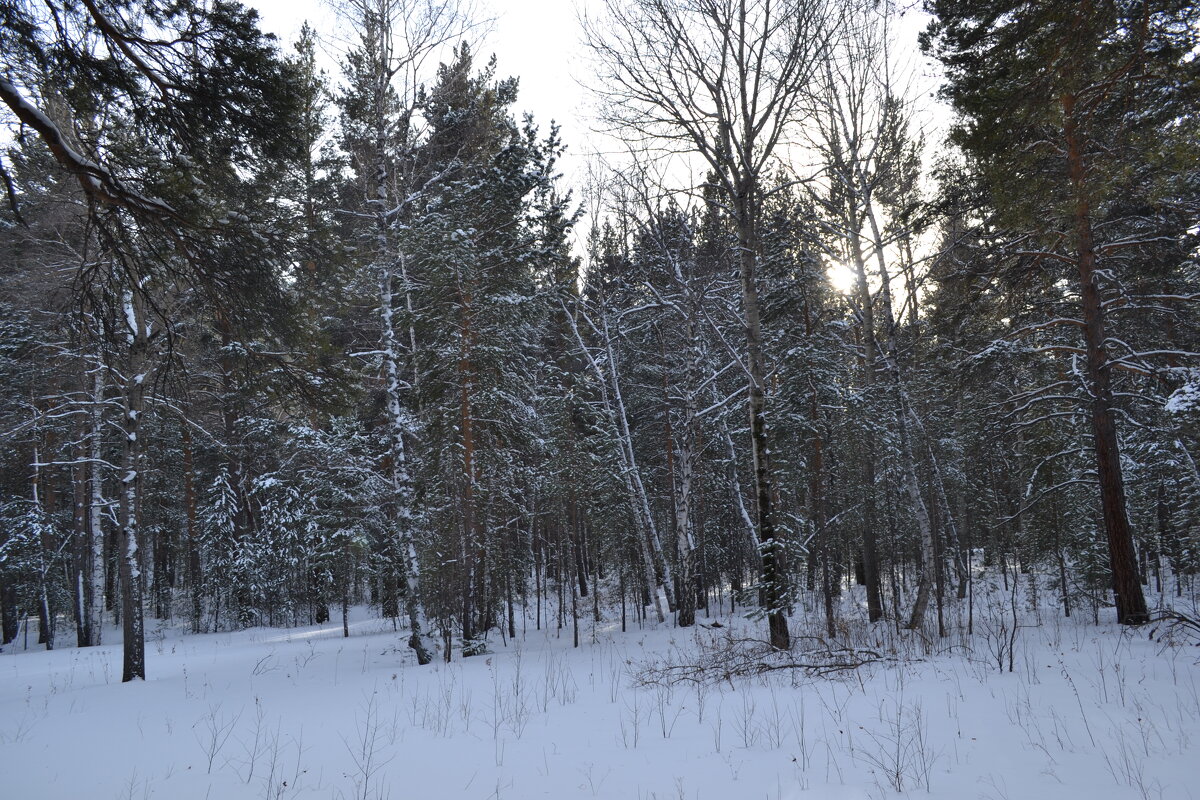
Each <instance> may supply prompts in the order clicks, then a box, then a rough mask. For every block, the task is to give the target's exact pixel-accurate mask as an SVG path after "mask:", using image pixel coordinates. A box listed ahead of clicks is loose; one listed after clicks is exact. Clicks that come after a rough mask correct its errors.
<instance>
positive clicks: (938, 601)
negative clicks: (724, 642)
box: [0, 0, 1200, 796]
mask: <svg viewBox="0 0 1200 800" xmlns="http://www.w3.org/2000/svg"><path fill="white" fill-rule="evenodd" d="M338 2H339V4H340V5H339V7H338V14H339V19H340V20H341V30H340V38H338V39H337V40H336V41H337V42H339V43H340V44H338V45H337V46H336V47H334V45H330V44H328V42H329V41H333V40H327V39H326V38H325V36H326V34H328V33H329V32H325V31H318V30H315V29H314V28H312V27H305V29H304V31H303V33H302V34H301V36H300V37H299V39H298V41H295V42H280V41H277V40H276V39H275V38H274V37H273V36H271V35H268V34H266V33H264V32H263V31H262V30H261V27H260V24H259V20H258V16H257V14H256V12H255V11H254V9H253V8H249V7H246V6H243V5H241V4H240V3H239V2H236V0H142V1H141V2H134V0H49V1H48V2H33V1H32V0H0V53H2V55H0V99H2V100H3V101H4V102H3V106H0V120H2V122H3V125H4V130H5V133H4V138H3V141H2V142H0V146H2V154H0V177H2V178H3V183H4V189H5V194H6V198H5V200H4V202H3V203H2V206H0V387H2V391H3V395H4V400H3V403H2V404H0V443H2V444H0V612H2V621H3V625H2V630H3V636H2V639H3V643H4V644H5V645H9V644H15V643H17V642H19V641H20V637H21V636H24V637H25V642H24V646H25V648H26V649H31V648H33V647H34V644H33V642H32V641H31V639H33V638H36V644H37V645H40V646H41V647H42V648H44V649H45V650H51V649H53V648H56V647H59V648H61V647H66V646H78V647H81V648H83V647H91V646H99V645H103V644H107V641H106V639H105V636H106V635H111V634H112V632H113V631H114V630H119V641H120V642H121V643H122V644H121V647H122V679H123V680H125V681H129V680H134V679H143V678H147V677H153V674H154V669H155V658H154V652H153V650H152V652H151V653H150V654H149V656H148V655H147V646H146V638H147V637H146V629H147V626H148V625H150V626H158V625H162V624H165V623H171V624H174V625H176V626H178V627H180V628H184V629H186V630H187V631H190V632H191V633H195V634H205V633H214V632H229V631H239V630H243V629H249V628H255V627H259V626H269V627H283V628H286V627H290V626H305V625H314V624H324V623H329V624H330V625H340V626H341V627H342V630H343V631H344V633H345V635H346V636H349V635H350V620H351V617H352V616H353V614H352V610H353V609H354V608H356V607H360V606H366V607H369V608H370V609H372V613H373V614H374V616H375V617H376V618H379V619H383V620H390V621H391V622H390V624H391V625H392V626H393V627H394V629H395V630H397V631H401V633H400V634H399V635H400V636H401V638H400V641H401V642H403V643H406V644H407V648H403V647H402V648H400V649H399V650H397V653H398V654H397V655H395V656H393V658H395V659H400V658H413V659H415V660H416V661H417V662H419V664H421V665H426V664H429V663H430V662H431V661H433V662H436V661H439V660H441V661H446V662H449V661H451V660H452V659H454V660H457V659H459V658H468V657H471V656H476V655H481V654H485V653H489V652H492V650H493V649H494V648H496V647H497V646H499V645H500V644H501V642H507V641H508V640H511V639H516V638H517V637H518V636H519V635H520V634H521V632H523V631H524V630H526V628H534V627H536V628H537V629H539V630H540V629H547V630H549V629H554V630H557V631H563V632H565V634H566V635H568V636H571V637H572V638H573V643H574V645H575V646H576V647H578V646H580V639H581V629H582V630H583V634H582V635H583V636H584V637H586V636H587V630H589V626H594V625H595V624H596V623H598V622H600V621H602V620H604V621H608V622H614V623H615V622H616V621H617V620H619V621H620V625H621V628H622V630H625V629H626V628H628V627H631V626H636V625H643V624H649V625H656V624H661V625H664V626H676V627H677V628H689V627H692V626H696V625H697V624H698V619H697V614H698V613H699V614H701V615H702V619H708V618H709V616H710V615H713V614H718V613H729V612H732V613H734V614H737V615H745V616H747V617H748V618H749V620H751V622H750V626H751V627H750V628H749V630H751V631H753V632H754V633H755V635H756V636H758V637H759V638H761V639H762V640H763V641H764V642H766V643H768V644H769V645H770V647H771V648H773V649H774V650H775V651H779V652H786V651H789V649H792V650H795V649H796V648H797V647H799V645H797V641H799V640H801V639H804V640H805V641H807V640H808V639H809V638H811V637H810V636H808V635H805V636H797V635H796V631H797V630H798V629H799V628H803V630H805V631H810V630H814V629H815V630H816V631H817V634H816V635H818V636H821V637H822V638H823V639H824V640H825V641H826V642H838V641H846V640H848V638H849V637H850V631H851V630H852V629H868V630H870V629H875V628H878V627H879V626H883V627H884V628H886V629H888V630H891V631H893V632H894V633H895V634H896V635H902V634H904V633H905V632H911V634H912V635H914V636H917V635H919V636H921V637H924V638H925V639H926V641H928V642H932V643H934V645H935V646H936V643H937V641H938V640H939V639H940V640H947V639H948V637H952V636H955V635H959V633H956V632H961V631H964V630H967V631H969V630H971V629H972V628H973V627H974V626H976V625H978V624H979V619H978V618H979V614H980V612H979V608H978V607H977V605H976V603H975V599H976V590H975V589H976V584H977V583H979V582H980V581H981V576H982V577H987V578H989V579H991V580H993V581H999V582H1000V585H1002V586H1003V587H1004V590H1003V591H1009V592H1011V597H1012V598H1013V599H1012V603H1013V614H1014V620H1015V614H1016V603H1017V600H1016V598H1017V590H1018V587H1020V591H1021V597H1022V598H1025V599H1024V602H1030V603H1033V604H1034V606H1035V607H1040V609H1041V611H1039V613H1044V614H1047V615H1051V616H1059V617H1062V618H1068V617H1069V618H1072V619H1080V620H1085V621H1089V622H1091V623H1092V624H1101V623H1113V622H1115V623H1119V624H1120V625H1122V626H1141V625H1144V624H1145V623H1148V622H1151V621H1152V620H1161V619H1162V618H1163V616H1164V615H1168V614H1170V615H1175V616H1176V621H1180V620H1183V621H1186V620H1187V619H1188V617H1187V614H1188V613H1190V614H1192V615H1194V613H1195V611H1194V609H1195V597H1196V592H1197V589H1198V588H1200V587H1198V585H1197V581H1196V572H1197V569H1198V568H1200V471H1198V469H1197V464H1196V460H1197V458H1198V457H1200V363H1198V360H1197V356H1198V354H1200V313H1198V308H1197V302H1198V301H1200V112H1198V109H1200V59H1198V58H1197V53H1198V52H1200V7H1198V6H1197V5H1196V4H1194V3H1192V2H1188V0H1088V1H1086V2H1070V3H1066V2H1062V3H1060V2H1040V1H1038V0H991V1H989V2H984V1H983V0H925V3H924V7H923V8H922V9H917V8H907V9H902V8H898V7H897V6H896V4H895V3H894V2H890V1H889V0H880V1H875V0H851V2H830V1H829V0H601V2H599V3H598V4H593V8H592V10H591V11H589V13H588V14H587V15H585V16H584V17H583V18H582V20H581V31H582V32H581V33H580V36H581V48H582V49H583V51H584V52H586V54H587V57H588V59H589V60H588V62H587V63H588V64H589V67H588V69H589V71H588V74H586V75H584V76H580V80H581V82H582V83H583V84H584V85H585V86H586V87H587V89H588V91H589V92H590V97H591V102H592V103H593V104H594V107H595V109H596V118H597V120H598V123H597V124H598V126H600V127H601V128H603V130H605V131H607V132H608V133H609V135H610V136H612V137H614V141H618V142H620V143H621V144H622V149H621V150H620V152H617V153H616V154H614V155H611V156H609V157H607V158H603V159H601V158H597V159H594V160H593V162H592V166H591V167H590V168H589V170H588V177H587V180H586V181H582V182H580V183H579V185H573V186H568V185H567V184H566V181H565V180H564V179H563V178H562V177H561V174H560V173H561V168H560V163H561V159H562V157H563V154H564V151H565V149H566V148H568V147H571V146H573V144H574V143H572V142H567V141H563V140H562V138H561V137H560V135H559V131H558V129H557V128H556V126H555V125H553V124H551V123H549V122H548V121H546V120H543V119H541V118H540V117H538V116H537V114H538V109H536V108H534V109H529V111H530V112H532V113H531V114H529V113H525V111H526V109H525V108H524V107H523V106H522V101H521V94H520V88H521V87H520V82H519V80H518V79H517V78H513V77H508V76H507V75H506V73H505V65H504V64H503V63H499V62H498V61H497V60H496V59H494V58H490V57H489V55H488V53H489V51H488V49H487V45H486V36H485V33H486V29H487V20H486V19H485V18H484V16H481V15H480V14H479V13H478V12H477V10H476V9H474V8H473V7H472V6H471V5H470V4H469V3H466V2H461V3H460V2H457V0H338ZM918 12H920V13H924V14H926V15H928V20H927V23H926V24H925V25H924V27H923V32H922V33H921V34H920V37H919V42H907V43H906V42H902V41H900V39H899V38H898V35H897V30H898V21H899V18H900V17H901V16H902V14H915V13H918ZM534 44H535V43H531V46H533V45H534ZM331 48H333V49H334V50H336V53H335V56H333V57H332V58H333V61H332V62H331V61H330V58H331V57H330V56H329V53H330V52H331ZM917 54H920V55H921V56H922V57H924V58H926V59H928V60H929V61H928V63H932V64H936V65H937V66H938V70H939V72H938V75H939V78H938V80H939V87H938V88H937V90H936V91H937V94H938V95H939V96H940V98H941V101H942V102H944V103H945V104H947V107H948V108H949V114H950V121H949V123H948V133H947V135H946V136H944V137H939V138H938V139H937V140H936V141H935V140H934V139H933V138H931V137H930V136H929V135H927V134H926V132H925V130H924V126H923V125H922V124H921V123H920V120H921V119H922V116H921V115H922V113H923V108H924V105H928V104H929V103H931V102H933V101H932V99H931V98H930V96H929V92H923V91H916V90H914V88H913V87H914V81H913V74H912V73H913V67H912V63H915V62H914V61H913V59H914V58H916V55H917ZM327 62H328V63H334V62H335V63H336V68H327V67H326V66H325V64H326V63H327ZM582 91H584V90H582V89H581V92H582ZM923 104H924V105H923ZM851 596H852V597H853V598H855V600H854V602H853V603H851V602H848V601H847V602H843V601H844V599H845V598H847V597H851ZM1189 608H1190V609H1191V611H1190V612H1189V611H1188V610H1187V609H1189ZM1172 609H1174V610H1172ZM1192 619H1193V620H1194V616H1193V617H1192ZM700 621H702V620H700ZM810 622H811V623H812V625H809V623H810ZM1014 624H1015V623H1014ZM114 625H117V626H119V628H117V629H114V628H113V626H114ZM31 629H32V636H31V633H30V631H31ZM1010 654H1011V653H1010ZM489 663H490V662H489ZM1009 669H1010V670H1011V669H1012V665H1011V661H1010V664H1009ZM393 677H395V676H394V675H393ZM209 768H210V771H211V769H212V759H211V758H210V760H209ZM285 785H286V784H285ZM498 795H499V791H497V796H498ZM681 796H682V795H681Z"/></svg>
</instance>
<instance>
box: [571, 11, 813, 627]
mask: <svg viewBox="0 0 1200 800" xmlns="http://www.w3.org/2000/svg"><path fill="white" fill-rule="evenodd" d="M605 10H606V12H607V13H606V15H605V16H604V18H603V19H602V20H595V21H586V23H585V28H586V32H585V43H586V45H587V46H588V47H589V48H590V49H591V51H592V52H593V53H594V54H595V57H596V60H597V62H598V64H599V67H600V71H599V74H598V75H597V79H598V84H597V88H598V91H599V93H600V95H601V98H602V100H603V102H604V110H603V114H604V116H605V118H606V119H607V120H608V121H609V122H610V123H612V124H613V125H614V126H615V127H617V128H619V129H621V130H623V131H626V132H628V133H630V134H631V135H633V136H635V137H639V138H643V139H646V140H651V141H655V142H658V143H661V144H662V145H663V146H665V147H668V148H674V149H677V150H682V151H687V152H692V153H695V154H696V155H698V156H699V157H700V159H702V161H703V162H704V163H705V165H706V166H707V167H708V168H709V169H710V170H711V171H712V173H713V175H714V179H715V181H716V182H717V184H718V186H719V187H720V190H721V200H720V202H721V203H723V204H724V205H725V206H726V207H727V209H728V212H729V215H730V218H731V219H732V220H733V223H734V227H735V230H736V233H737V240H738V250H739V264H738V271H739V279H740V284H741V293H742V314H743V318H744V322H745V340H746V341H745V347H746V360H747V367H748V372H749V376H748V377H749V380H748V383H749V386H748V389H749V392H748V395H749V414H750V440H751V450H752V453H753V461H754V495H755V527H756V529H757V532H758V538H759V547H760V550H761V561H762V565H761V566H762V574H761V588H762V605H763V607H764V609H765V611H766V613H767V619H768V626H769V629H770V641H771V644H772V645H773V646H775V647H777V648H780V649H787V648H788V647H789V646H790V641H791V640H790V635H789V633H788V626H787V618H786V616H785V608H784V606H785V605H786V599H785V598H786V596H787V585H786V584H787V580H786V575H785V574H784V571H783V568H782V565H783V554H782V552H781V551H780V542H779V536H778V525H777V521H776V515H775V513H774V510H773V504H774V491H775V490H774V487H773V483H772V477H771V461H770V447H769V443H770V435H769V432H768V429H767V416H766V407H765V406H766V385H765V377H766V365H765V363H764V357H763V347H762V322H761V319H760V308H759V299H758V292H759V289H758V283H757V262H758V259H759V257H760V242H759V239H758V221H759V215H760V210H761V206H762V202H763V196H764V192H765V191H766V187H765V186H764V177H765V175H766V173H767V171H768V170H769V169H770V167H771V165H772V164H774V163H775V162H776V159H778V158H779V157H780V155H781V154H782V151H783V150H784V149H785V148H786V146H787V144H788V136H789V131H791V130H792V129H793V127H794V126H795V124H796V123H797V121H798V119H799V118H800V117H801V116H802V112H803V100H804V99H805V98H806V97H807V93H808V91H809V89H810V84H811V81H812V79H813V77H814V76H815V74H816V71H817V68H818V66H819V65H820V64H821V62H822V59H823V56H824V53H825V51H826V49H827V47H828V42H829V37H830V35H831V29H832V25H831V22H830V19H829V14H828V10H827V6H826V4H825V3H824V2H821V1H820V0H607V2H606V3H605Z"/></svg>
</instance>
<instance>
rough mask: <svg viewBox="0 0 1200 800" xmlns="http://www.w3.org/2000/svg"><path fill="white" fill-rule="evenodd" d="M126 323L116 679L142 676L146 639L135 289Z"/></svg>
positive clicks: (140, 314) (142, 364) (142, 351)
mask: <svg viewBox="0 0 1200 800" xmlns="http://www.w3.org/2000/svg"><path fill="white" fill-rule="evenodd" d="M124 311H125V323H126V327H127V328H128V331H127V333H126V343H127V347H128V355H127V362H126V369H125V374H124V376H123V377H124V380H123V384H122V390H123V394H124V403H123V408H122V421H121V432H122V434H123V436H122V445H121V473H122V474H121V482H120V483H121V496H120V505H119V519H120V524H121V553H120V556H119V559H120V579H121V618H122V624H123V626H124V634H125V642H124V645H123V655H124V658H123V666H122V672H121V681H122V682H125V681H131V680H134V679H140V680H145V678H146V639H145V630H144V626H143V617H142V614H143V611H142V591H143V588H142V571H141V566H140V562H139V557H140V553H139V550H140V545H141V542H140V535H141V531H140V530H139V525H138V522H139V519H138V499H139V498H138V496H139V493H140V491H141V480H140V479H141V466H142V443H141V439H140V437H139V432H140V428H141V421H142V412H143V410H144V408H145V393H146V378H147V377H148V376H147V374H146V370H147V356H148V349H149V342H148V332H147V329H146V321H145V318H144V310H143V308H142V301H141V298H140V295H138V296H135V295H134V293H133V292H132V290H129V289H127V290H125V300H124Z"/></svg>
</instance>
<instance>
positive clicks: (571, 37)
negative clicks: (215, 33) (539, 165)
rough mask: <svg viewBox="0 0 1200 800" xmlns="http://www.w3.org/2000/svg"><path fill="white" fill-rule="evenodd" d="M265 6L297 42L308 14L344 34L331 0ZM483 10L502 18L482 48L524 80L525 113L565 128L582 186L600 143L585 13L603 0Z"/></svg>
mask: <svg viewBox="0 0 1200 800" xmlns="http://www.w3.org/2000/svg"><path fill="white" fill-rule="evenodd" d="M247 4H248V5H251V6H253V7H255V8H257V9H258V11H259V14H260V15H261V16H262V22H263V25H262V26H263V28H264V29H266V30H268V31H270V32H272V33H274V34H275V35H276V36H278V37H279V39H280V41H281V43H282V44H283V45H284V46H285V47H290V44H291V43H292V42H294V41H295V40H296V38H297V36H298V34H299V32H300V27H301V25H302V24H303V23H304V21H305V20H306V19H307V20H309V21H310V22H311V24H312V26H313V27H314V28H316V29H317V31H318V33H320V34H321V35H322V36H323V37H327V38H328V39H329V40H330V41H331V42H332V40H334V39H336V38H337V28H338V22H337V17H336V15H335V14H334V13H333V11H332V10H331V8H330V3H329V2H328V1H327V0H247ZM480 5H481V10H482V14H481V15H482V16H485V17H492V18H494V22H493V24H492V26H491V29H490V31H488V32H487V33H486V35H485V36H484V37H483V41H482V43H481V44H480V52H481V53H482V54H483V55H484V56H488V55H491V54H493V53H494V54H495V55H496V61H497V72H498V75H499V76H501V77H508V76H516V77H517V78H519V79H520V94H519V97H518V100H517V109H516V111H517V114H518V115H520V114H523V113H525V112H530V113H532V114H533V115H534V119H535V120H536V121H537V123H538V125H539V127H541V128H542V130H543V131H545V130H547V129H548V128H549V125H550V122H551V121H554V122H556V123H557V124H558V125H560V126H561V128H562V138H563V140H564V141H565V142H566V143H567V145H568V151H567V152H568V155H567V156H566V157H565V158H564V161H563V164H562V167H563V171H564V173H565V177H566V178H567V180H568V182H569V183H570V184H572V185H577V184H578V183H579V181H580V178H581V175H582V173H583V170H584V167H585V164H584V154H585V153H586V152H588V151H590V150H593V149H596V145H595V144H594V142H595V141H597V139H596V137H592V136H590V135H589V128H590V122H589V118H588V111H587V108H586V106H587V91H586V90H585V89H584V88H583V87H582V86H581V85H580V82H578V81H577V79H579V80H580V81H582V80H585V79H586V76H584V75H581V74H580V72H581V70H582V69H583V68H584V67H585V65H584V63H583V60H582V58H581V47H580V44H579V22H578V13H579V10H580V9H583V10H586V9H587V8H588V7H589V6H594V5H597V2H596V0H482V2H481V4H480ZM335 49H336V47H335V46H334V45H332V44H330V45H329V46H328V47H327V48H326V53H327V56H328V63H327V64H326V65H325V68H326V69H327V70H328V71H329V72H330V74H331V75H336V74H337V72H338V67H337V62H336V54H335V52H334V51H335Z"/></svg>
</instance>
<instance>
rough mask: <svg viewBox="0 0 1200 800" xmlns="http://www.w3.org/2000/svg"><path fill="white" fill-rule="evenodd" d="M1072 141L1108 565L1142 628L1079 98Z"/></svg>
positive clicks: (1132, 619)
mask: <svg viewBox="0 0 1200 800" xmlns="http://www.w3.org/2000/svg"><path fill="white" fill-rule="evenodd" d="M1062 107H1063V119H1064V130H1063V133H1064V135H1065V137H1066V143H1067V168H1068V173H1069V176H1070V179H1071V187H1072V189H1073V190H1074V194H1075V208H1074V223H1075V250H1076V261H1077V266H1078V269H1079V291H1080V296H1081V298H1082V311H1083V337H1084V345H1085V350H1086V353H1087V379H1088V389H1089V390H1090V393H1091V396H1092V397H1091V422H1092V439H1093V445H1094V448H1095V451H1096V472H1097V475H1098V477H1099V479H1100V506H1101V510H1102V512H1103V516H1104V529H1105V532H1106V533H1107V535H1108V555H1109V563H1110V565H1111V567H1112V579H1113V592H1114V593H1115V594H1116V604H1117V622H1119V623H1121V624H1122V625H1141V624H1142V623H1145V622H1147V621H1149V619H1150V616H1149V613H1148V612H1147V609H1146V598H1145V596H1144V595H1143V594H1142V585H1141V582H1140V581H1139V579H1138V569H1137V556H1136V554H1135V551H1134V547H1133V532H1132V531H1131V530H1130V527H1129V516H1128V513H1127V511H1126V508H1125V483H1124V478H1123V476H1122V473H1121V452H1120V447H1119V444H1118V441H1117V427H1116V421H1115V419H1114V416H1113V394H1112V375H1111V369H1110V367H1109V364H1108V353H1107V351H1106V349H1105V346H1104V343H1105V331H1104V307H1103V305H1102V304H1101V300H1100V288H1099V286H1097V285H1096V249H1095V244H1094V239H1093V235H1092V221H1091V205H1090V201H1089V198H1088V194H1087V185H1086V183H1087V167H1086V165H1085V164H1084V139H1083V136H1082V134H1081V133H1080V131H1079V129H1078V126H1077V121H1076V118H1075V98H1074V97H1072V96H1070V95H1064V96H1063V98H1062Z"/></svg>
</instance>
